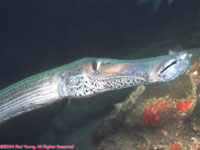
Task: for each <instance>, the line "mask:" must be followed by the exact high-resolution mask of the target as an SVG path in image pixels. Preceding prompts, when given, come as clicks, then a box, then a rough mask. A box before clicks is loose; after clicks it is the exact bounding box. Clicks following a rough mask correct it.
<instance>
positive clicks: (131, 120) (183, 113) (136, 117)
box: [93, 49, 200, 150]
mask: <svg viewBox="0 0 200 150" xmlns="http://www.w3.org/2000/svg"><path fill="white" fill-rule="evenodd" d="M189 53H190V57H191V59H192V65H191V68H190V69H189V70H187V71H186V72H185V73H183V74H182V75H181V76H180V77H179V78H177V79H175V80H174V81H171V82H168V83H164V84H163V83H161V84H154V85H148V86H145V87H144V86H140V87H138V88H137V90H134V91H133V92H132V93H131V94H130V95H129V96H128V97H127V98H126V100H125V101H123V102H121V103H119V104H116V105H115V107H114V109H113V113H112V116H111V117H110V118H108V119H107V120H104V121H102V123H101V124H100V125H99V126H98V128H97V129H96V131H95V132H94V135H93V143H94V148H95V149H96V150H107V149H109V150H116V149H118V150H130V149H136V150H146V149H168V150H185V149H190V150H198V149H199V148H200V137H199V135H200V127H199V126H200V118H199V108H200V104H199V92H200V91H199V84H200V78H199V73H200V51H199V49H193V50H190V51H189ZM113 114H114V115H113Z"/></svg>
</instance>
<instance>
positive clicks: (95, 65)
mask: <svg viewBox="0 0 200 150" xmlns="http://www.w3.org/2000/svg"><path fill="white" fill-rule="evenodd" d="M100 65H101V62H100V61H96V60H94V61H93V62H92V69H93V70H94V71H97V70H98V69H99V67H100Z"/></svg>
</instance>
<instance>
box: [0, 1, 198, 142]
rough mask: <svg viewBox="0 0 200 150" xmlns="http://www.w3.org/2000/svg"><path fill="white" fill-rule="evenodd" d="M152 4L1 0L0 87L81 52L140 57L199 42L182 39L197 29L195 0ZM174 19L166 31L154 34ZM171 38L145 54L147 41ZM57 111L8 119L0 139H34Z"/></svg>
mask: <svg viewBox="0 0 200 150" xmlns="http://www.w3.org/2000/svg"><path fill="white" fill-rule="evenodd" d="M152 6H153V1H152V2H150V3H147V4H145V5H141V6H137V5H136V2H135V0H107V1H106V0H96V1H95V0H85V1H83V0H40V1H39V0H2V1H0V68H1V72H0V88H4V87H6V86H7V85H9V84H12V83H14V82H17V81H19V80H21V79H23V78H25V77H28V76H30V75H33V74H36V73H39V72H42V71H44V70H48V69H51V68H54V67H57V66H60V65H63V64H66V63H69V62H71V61H73V60H77V59H79V58H82V57H107V58H120V59H124V58H128V57H130V56H131V57H132V58H145V57H152V56H157V55H158V54H159V52H160V54H161V53H163V54H164V53H165V54H166V53H167V50H168V48H174V47H178V48H180V47H181V48H193V47H198V46H199V45H200V43H198V42H197V41H195V42H191V41H188V40H186V37H190V36H191V34H192V35H193V34H195V33H196V32H197V31H198V32H199V30H200V29H199V28H200V24H198V23H199V22H198V21H199V19H198V18H199V17H200V5H199V1H198V0H174V2H173V3H172V5H170V6H169V5H167V2H166V1H165V0H163V2H162V4H161V6H160V9H159V10H157V11H156V12H152ZM197 20H198V21H197ZM173 24H175V25H174V28H172V29H171V28H170V29H168V30H169V31H170V33H171V34H169V35H168V34H166V35H162V37H159V36H157V34H159V33H160V32H163V29H164V28H167V27H168V26H172V25H173ZM180 28H181V29H182V30H180V31H179V34H175V33H176V32H177V31H178V29H180ZM176 29H177V30H176ZM184 29H185V30H184ZM198 29H199V30H198ZM173 34H175V35H173ZM173 37H176V39H175V40H172V42H171V43H172V44H171V45H169V44H165V45H163V49H162V46H161V47H160V49H152V48H149V50H146V51H145V53H144V51H143V50H144V49H143V48H144V47H145V46H146V45H148V44H150V43H154V44H155V45H156V43H157V42H159V43H160V42H163V41H169V40H170V39H171V38H173ZM191 40H193V39H191ZM187 41H188V42H187ZM169 43H170V42H169ZM177 43H178V46H177ZM180 45H181V46H180ZM161 51H163V52H161ZM140 52H142V54H141V53H140ZM143 53H144V54H146V55H143ZM140 54H141V55H140ZM58 107H59V106H58ZM57 111H58V109H56V108H53V109H52V108H50V107H49V108H44V109H42V110H39V111H34V112H31V113H29V114H28V115H23V116H22V117H19V118H16V119H14V120H11V121H8V122H7V123H5V124H3V125H2V126H1V127H0V134H1V136H0V143H7V144H37V141H38V139H39V138H40V136H41V135H42V134H44V133H45V131H46V130H47V129H48V126H49V124H51V121H52V118H53V117H54V116H55V114H56V113H57Z"/></svg>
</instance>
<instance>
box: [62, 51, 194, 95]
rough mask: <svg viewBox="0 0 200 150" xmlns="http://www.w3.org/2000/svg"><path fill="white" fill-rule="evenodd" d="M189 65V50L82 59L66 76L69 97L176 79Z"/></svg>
mask: <svg viewBox="0 0 200 150" xmlns="http://www.w3.org/2000/svg"><path fill="white" fill-rule="evenodd" d="M189 65H190V59H189V57H188V53H187V52H186V51H183V52H179V53H176V54H173V55H166V56H160V57H155V58H150V59H142V60H118V59H106V58H83V59H80V60H78V61H76V62H74V63H71V65H70V66H71V67H70V68H69V71H67V72H66V74H67V75H64V85H65V89H66V92H65V93H67V94H66V95H67V96H68V97H72V98H76V97H77V98H81V97H89V96H92V95H96V94H99V93H102V92H106V91H110V90H116V89H122V88H127V87H132V86H136V85H140V84H148V83H153V82H166V81H170V80H172V79H174V78H176V77H177V76H178V75H179V74H180V73H182V72H183V71H184V70H185V69H186V68H187V67H188V66H189Z"/></svg>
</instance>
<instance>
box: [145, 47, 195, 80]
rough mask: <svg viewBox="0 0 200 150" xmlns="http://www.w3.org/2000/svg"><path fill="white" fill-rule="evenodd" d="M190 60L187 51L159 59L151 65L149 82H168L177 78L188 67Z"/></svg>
mask: <svg viewBox="0 0 200 150" xmlns="http://www.w3.org/2000/svg"><path fill="white" fill-rule="evenodd" d="M190 64H191V60H190V58H189V55H188V52H187V51H181V52H179V53H176V54H173V55H169V57H168V58H166V59H163V60H162V59H161V60H160V62H159V63H158V64H156V65H155V66H154V67H152V70H151V72H150V74H149V79H148V80H149V82H150V83H152V82H168V81H171V80H173V79H175V78H177V77H178V76H179V75H180V74H181V73H183V72H184V71H185V70H186V69H187V68H189V67H190Z"/></svg>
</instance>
